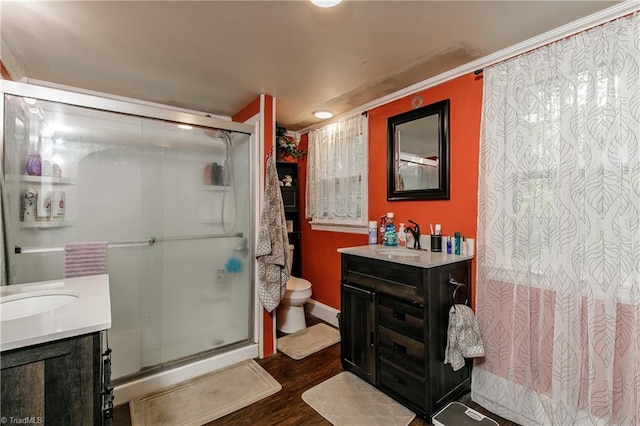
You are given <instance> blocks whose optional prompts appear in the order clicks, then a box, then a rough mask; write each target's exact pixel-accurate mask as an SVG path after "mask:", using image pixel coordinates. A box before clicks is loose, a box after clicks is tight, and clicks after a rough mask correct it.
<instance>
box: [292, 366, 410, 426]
mask: <svg viewBox="0 0 640 426" xmlns="http://www.w3.org/2000/svg"><path fill="white" fill-rule="evenodd" d="M302 400H303V401H304V402H306V403H307V404H309V405H310V406H311V408H313V409H314V410H316V411H317V412H318V413H319V414H320V415H321V416H322V417H324V418H325V419H327V420H328V421H329V422H331V424H332V425H335V426H358V425H363V426H365V425H366V426H375V425H379V426H407V425H408V424H409V423H411V420H413V418H414V417H415V416H416V415H415V413H413V412H412V411H410V410H409V409H408V408H406V407H404V406H402V405H400V404H398V403H397V402H396V401H394V400H393V399H391V398H389V397H388V396H387V395H385V394H383V393H382V392H380V391H379V390H377V389H376V388H374V387H373V386H371V385H370V384H368V383H367V382H365V381H364V380H361V379H360V378H358V377H356V376H355V375H353V374H351V373H349V372H346V371H344V372H342V373H340V374H338V375H335V376H333V377H332V378H330V379H329V380H325V381H324V382H322V383H320V384H319V385H317V386H314V387H312V388H311V389H309V390H308V391H306V392H305V393H303V394H302Z"/></svg>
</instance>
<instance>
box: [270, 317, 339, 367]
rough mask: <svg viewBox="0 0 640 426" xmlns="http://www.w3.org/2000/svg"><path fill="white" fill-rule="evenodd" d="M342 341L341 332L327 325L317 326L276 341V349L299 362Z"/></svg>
mask: <svg viewBox="0 0 640 426" xmlns="http://www.w3.org/2000/svg"><path fill="white" fill-rule="evenodd" d="M339 341H340V332H339V331H338V330H337V329H336V328H333V327H331V326H328V325H326V324H316V325H314V326H311V327H309V328H305V329H304V330H300V331H296V332H295V333H293V334H289V335H288V336H284V337H281V338H279V339H277V340H276V347H277V348H278V350H279V351H282V352H284V353H285V354H287V355H288V356H290V357H291V358H293V359H295V360H298V359H302V358H304V357H306V356H309V355H311V354H313V353H316V352H318V351H320V350H322V349H324V348H328V347H329V346H331V345H333V344H334V343H338V342H339Z"/></svg>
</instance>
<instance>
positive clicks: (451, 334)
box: [444, 305, 484, 371]
mask: <svg viewBox="0 0 640 426" xmlns="http://www.w3.org/2000/svg"><path fill="white" fill-rule="evenodd" d="M482 356H484V346H483V344H482V337H481V336H480V329H479V328H478V321H476V316H475V314H474V313H473V310H472V309H471V308H470V307H468V306H467V305H453V306H452V307H451V309H450V310H449V329H448V331H447V347H446V349H445V350H444V363H445V364H451V367H452V368H453V371H458V370H460V369H461V368H462V367H464V358H476V357H482Z"/></svg>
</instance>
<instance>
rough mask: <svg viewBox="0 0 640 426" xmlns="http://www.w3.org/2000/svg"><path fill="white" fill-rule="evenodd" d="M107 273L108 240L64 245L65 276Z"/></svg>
mask: <svg viewBox="0 0 640 426" xmlns="http://www.w3.org/2000/svg"><path fill="white" fill-rule="evenodd" d="M106 273H107V242H106V241H96V242H90V243H68V244H65V245H64V277H65V278H73V277H86V276H87V275H101V274H106Z"/></svg>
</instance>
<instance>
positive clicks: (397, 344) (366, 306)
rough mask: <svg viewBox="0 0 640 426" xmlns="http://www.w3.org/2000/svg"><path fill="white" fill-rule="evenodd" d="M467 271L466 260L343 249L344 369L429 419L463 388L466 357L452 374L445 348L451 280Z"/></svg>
mask: <svg viewBox="0 0 640 426" xmlns="http://www.w3.org/2000/svg"><path fill="white" fill-rule="evenodd" d="M470 268H471V260H461V261H458V262H454V263H449V264H445V265H441V266H437V267H433V268H420V267H416V266H409V265H405V264H401V263H396V262H388V261H383V260H378V259H374V258H367V257H362V256H356V255H350V254H344V253H343V254H342V282H341V314H340V315H341V323H340V331H341V334H342V343H341V345H342V346H341V349H342V353H341V358H342V367H343V369H345V370H347V371H351V372H353V373H354V374H357V375H358V376H359V377H361V378H363V379H364V380H367V381H368V382H369V383H371V384H372V385H374V386H376V387H377V388H379V389H380V390H382V391H383V392H385V393H386V394H387V395H389V396H391V397H392V398H394V399H396V400H397V401H399V402H401V403H403V404H404V405H406V406H407V407H409V408H410V409H412V410H413V411H415V412H416V413H418V414H420V415H422V416H423V417H425V418H428V419H430V418H431V416H433V415H434V414H435V413H436V412H437V411H438V410H439V409H441V408H443V407H444V406H446V404H448V403H449V402H451V401H454V400H456V399H457V398H459V397H460V396H461V395H463V394H464V393H466V392H468V391H469V389H470V384H471V381H470V380H471V379H470V377H471V374H470V373H471V362H470V361H467V363H466V366H465V367H464V368H462V369H461V370H458V371H453V369H452V368H451V366H450V365H448V364H444V352H445V348H446V344H447V328H448V322H449V309H450V308H451V306H452V304H453V295H454V290H455V286H454V285H451V284H450V280H451V279H454V280H456V281H457V282H460V283H469V282H470V278H471V272H470ZM456 296H462V292H460V294H457V295H456ZM462 297H463V298H462V300H456V303H465V299H466V294H464V295H463V296H462Z"/></svg>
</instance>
